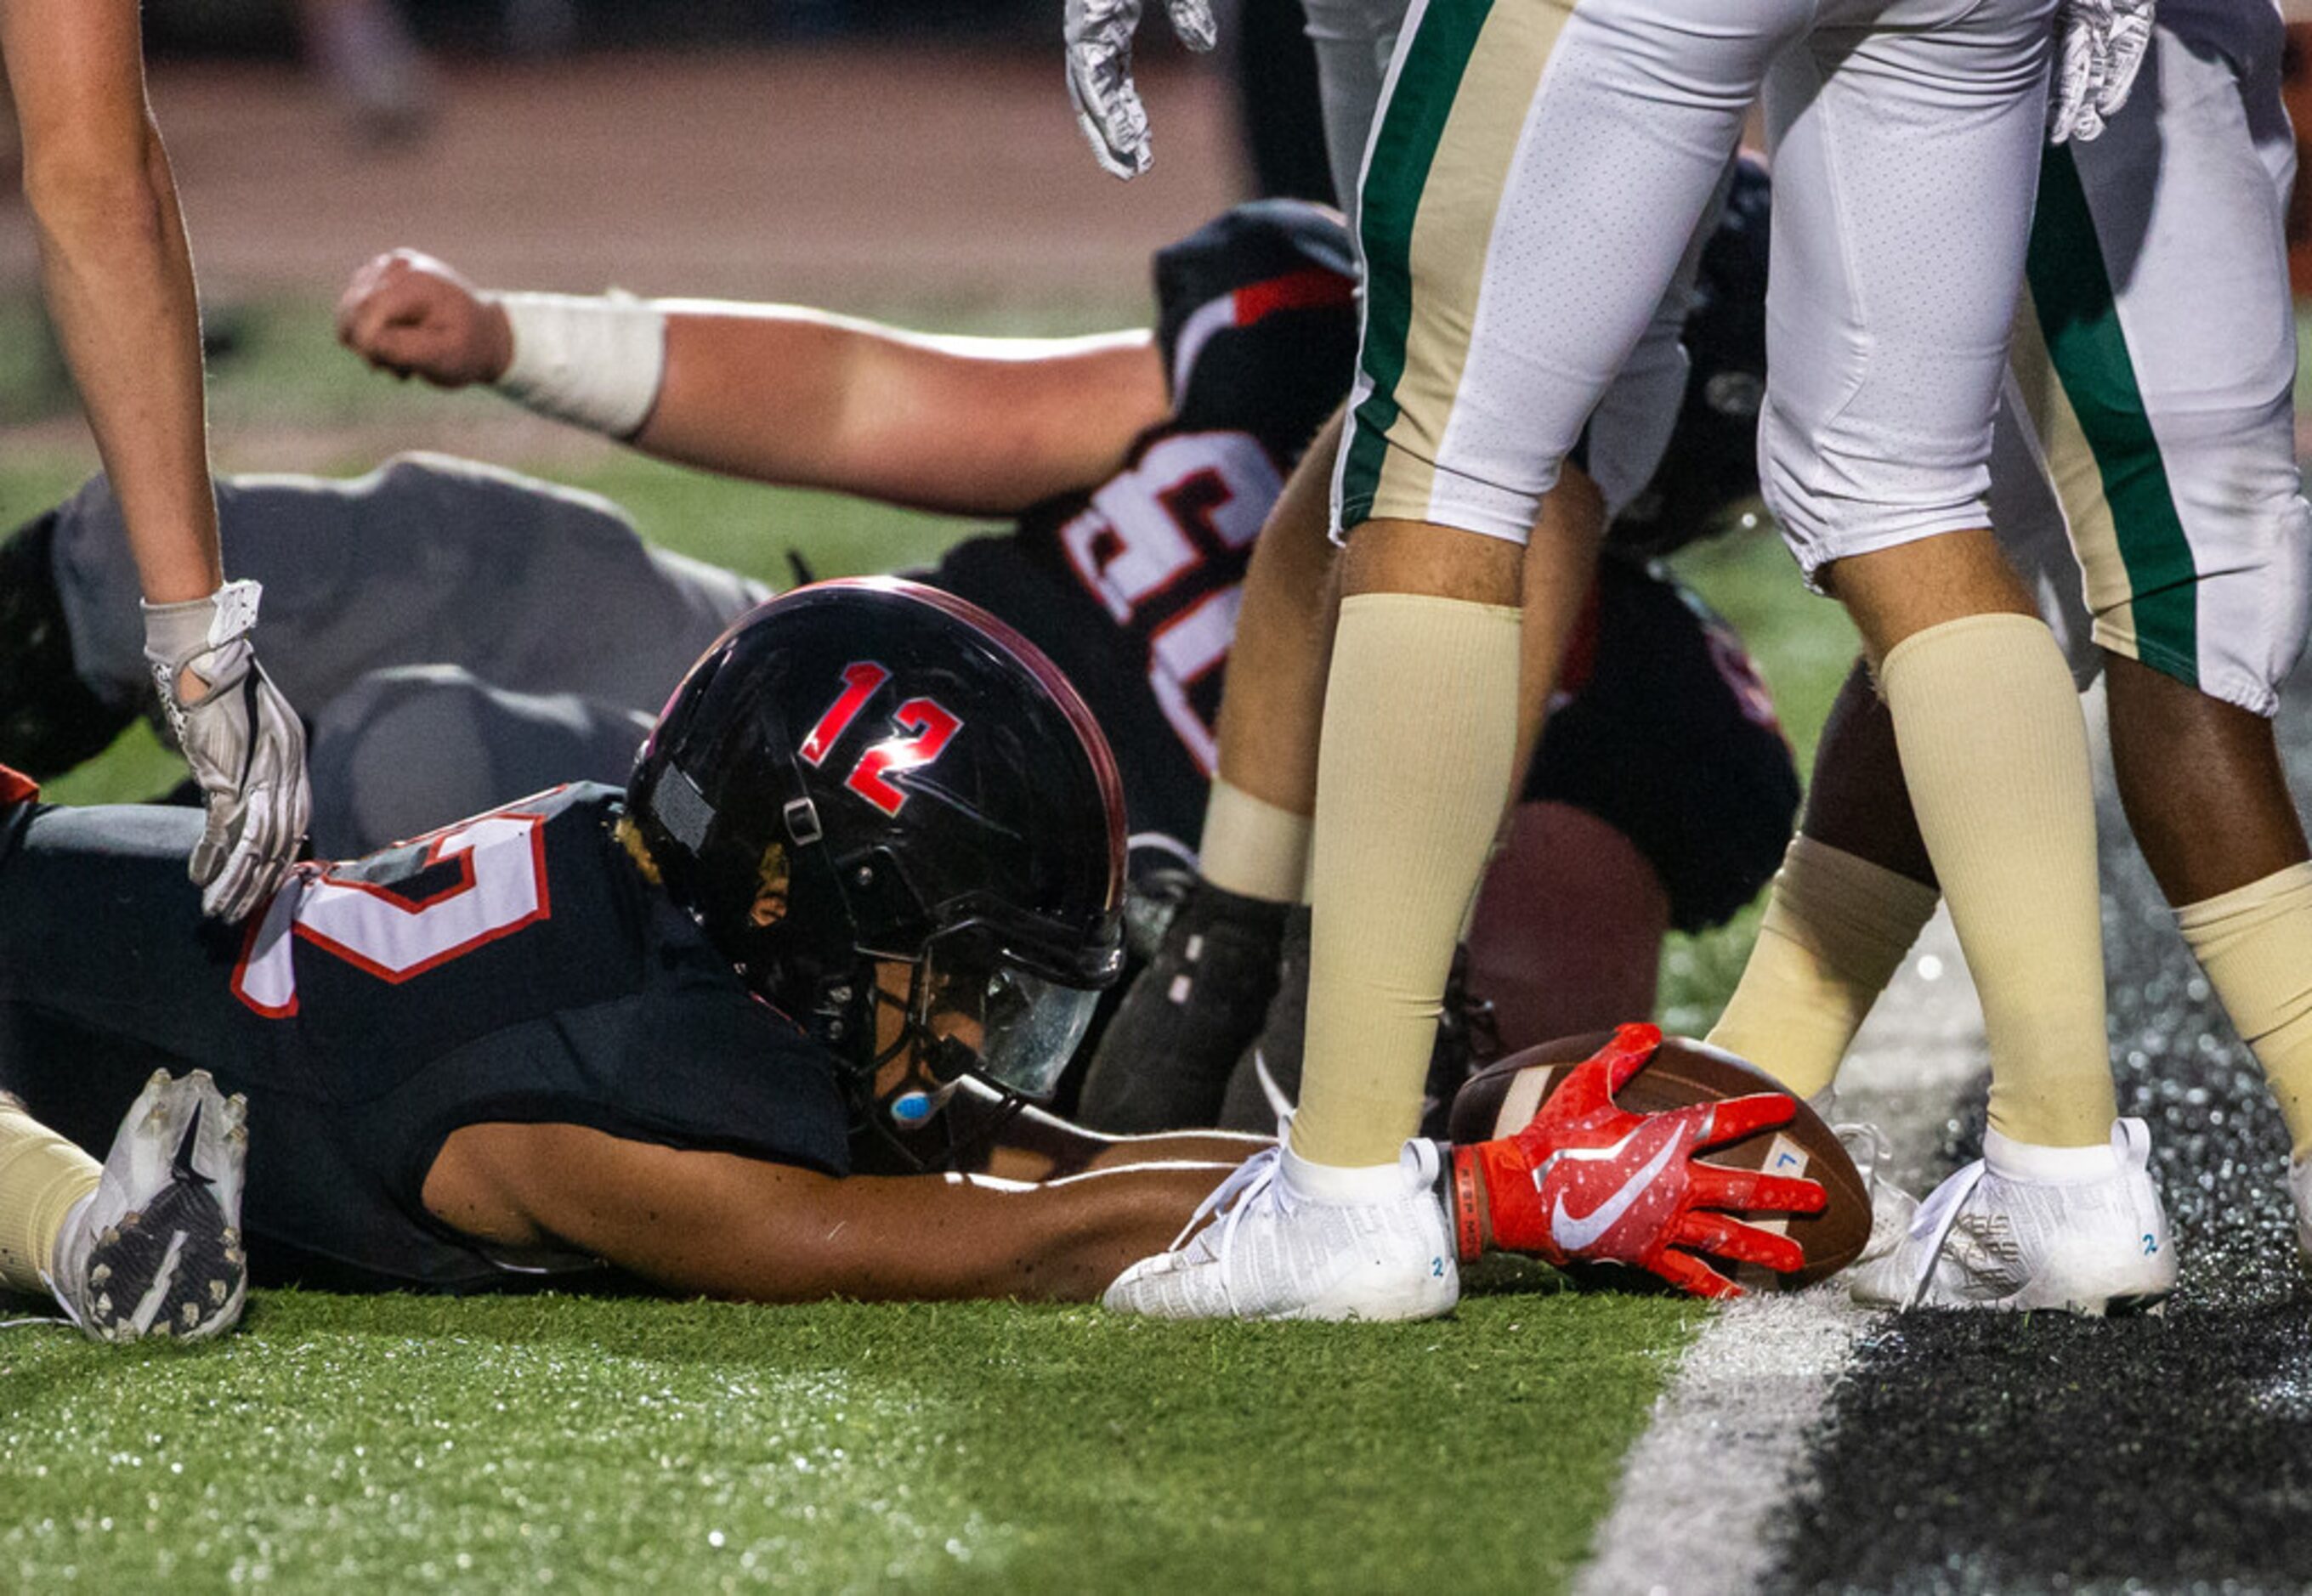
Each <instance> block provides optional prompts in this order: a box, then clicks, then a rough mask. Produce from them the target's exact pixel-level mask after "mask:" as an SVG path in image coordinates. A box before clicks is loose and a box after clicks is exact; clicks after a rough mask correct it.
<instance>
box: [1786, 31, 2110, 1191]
mask: <svg viewBox="0 0 2312 1596" xmlns="http://www.w3.org/2000/svg"><path fill="white" fill-rule="evenodd" d="M2045 46H2046V31H2045V15H2044V12H2043V11H2042V10H2040V9H2039V8H2036V7H2033V6H2029V5H2022V4H2019V5H2012V6H2000V7H1985V8H1978V9H1976V10H1975V11H1974V12H1973V13H1970V14H1969V15H1967V16H1966V18H1964V19H1963V20H1962V21H1959V22H1952V23H1950V24H1949V25H1947V26H1945V27H1943V28H1940V29H1930V30H1927V31H1921V32H1915V33H1913V32H1875V33H1868V34H1864V33H1861V32H1860V31H1847V30H1840V29H1826V30H1822V31H1818V32H1817V34H1816V35H1815V36H1814V37H1813V38H1812V39H1810V40H1809V41H1808V44H1807V45H1806V46H1805V47H1804V48H1799V49H1795V50H1792V51H1791V52H1790V54H1789V55H1788V56H1786V57H1783V59H1782V61H1781V62H1779V63H1777V65H1776V69H1775V72H1774V74H1773V78H1772V80H1771V81H1770V85H1769V95H1768V105H1769V112H1770V118H1771V120H1772V122H1773V126H1774V127H1775V130H1776V133H1777V135H1778V139H1779V143H1780V150H1779V152H1778V160H1777V166H1776V172H1775V178H1776V182H1775V205H1776V213H1777V214H1776V221H1777V223H1778V225H1777V227H1776V229H1775V233H1774V274H1773V286H1772V287H1771V289H1770V290H1769V326H1770V335H1769V336H1770V345H1769V371H1770V374H1769V378H1768V395H1767V400H1766V406H1765V427H1764V432H1763V436H1764V440H1765V442H1764V453H1763V460H1764V465H1765V470H1764V472H1763V473H1762V475H1763V477H1764V479H1765V487H1766V491H1767V495H1768V501H1769V503H1770V504H1771V505H1772V506H1773V508H1774V510H1776V512H1777V514H1778V515H1779V516H1780V517H1781V519H1782V521H1783V524H1784V527H1785V529H1786V531H1787V533H1788V535H1789V536H1791V541H1792V544H1793V546H1794V548H1795V549H1796V550H1797V551H1798V552H1799V554H1800V559H1801V561H1802V562H1803V563H1805V564H1806V565H1807V567H1808V571H1809V572H1810V573H1813V574H1814V575H1815V576H1816V577H1817V580H1820V581H1821V582H1822V583H1823V584H1824V585H1826V586H1827V587H1829V588H1830V589H1833V590H1834V591H1835V593H1836V594H1837V596H1838V597H1840V599H1841V600H1842V601H1843V602H1844V603H1845V605H1846V606H1847V608H1848V610H1849V612H1850V613H1851V614H1852V615H1853V616H1854V618H1855V621H1856V624H1857V626H1858V627H1859V629H1860V630H1861V632H1862V634H1863V639H1864V642H1865V646H1866V648H1867V650H1869V651H1870V654H1871V655H1872V657H1873V658H1874V659H1876V661H1877V662H1878V676H1879V681H1880V684H1881V685H1882V687H1883V689H1884V691H1885V693H1886V694H1887V701H1888V703H1889V705H1890V707H1891V709H1892V711H1893V713H1894V719H1895V725H1896V733H1897V744H1898V747H1899V751H1900V753H1901V755H1902V761H1903V766H1904V770H1905V774H1906V776H1907V777H1908V780H1909V785H1910V789H1911V792H1912V796H1913V800H1914V806H1915V807H1916V809H1917V812H1918V815H1919V820H1920V827H1921V831H1922V834H1923V836H1924V837H1925V839H1926V842H1927V847H1928V851H1929V853H1930V856H1931V858H1932V859H1933V860H1934V862H1935V868H1936V874H1937V875H1938V876H1939V877H1940V880H1941V883H1942V886H1943V890H1944V893H1945V894H1946V895H1947V897H1948V898H1949V901H1950V904H1951V911H1952V917H1953V920H1954V921H1955V922H1956V924H1957V928H1958V932H1959V937H1960V941H1961V944H1962V946H1964V947H1965V949H1966V954H1967V961H1968V965H1969V968H1970V969H1971V970H1972V971H1974V972H1975V973H1976V976H1977V984H1978V990H1980V991H1981V993H1982V996H1983V1001H1984V1023H1985V1030H1986V1032H1987V1034H1988V1037H1989V1042H1990V1049H1991V1057H1992V1108H1991V1116H1992V1126H1993V1128H1994V1129H1998V1130H1999V1131H2001V1134H2002V1135H2004V1136H2006V1137H2008V1138H2012V1139H2014V1140H2015V1141H2017V1142H2018V1143H2020V1144H2027V1145H2030V1146H2036V1147H2052V1148H2065V1147H2080V1148H2095V1149H2100V1148H2101V1147H2103V1146H2104V1145H2105V1143H2106V1138H2107V1137H2108V1135H2109V1132H2110V1129H2111V1125H2112V1121H2113V1119H2114V1118H2115V1106H2114V1103H2113V1098H2112V1091H2111V1084H2110V1071H2109V1063H2108V1059H2107V1057H2106V1042H2105V1037H2104V1025H2103V969H2102V944H2101V928H2100V922H2099V919H2098V911H2097V886H2096V859H2095V831H2094V818H2093V807H2092V793H2091V787H2090V783H2089V772H2088V755H2087V738H2086V728H2085V726H2084V724H2083V722H2082V720H2081V719H2080V708H2079V702H2078V699H2077V696H2076V694H2075V693H2073V691H2072V685H2071V674H2070V672H2069V670H2068V668H2067V667H2066V666H2065V664H2064V661H2063V658H2062V652H2061V650H2059V649H2058V648H2057V646H2056V644H2055V641H2054V636H2053V634H2052V633H2051V632H2049V631H2048V629H2047V627H2046V626H2045V624H2044V623H2043V622H2042V621H2040V620H2039V618H2038V616H2037V613H2036V607H2035V606H2034V605H2033V603H2032V600H2031V597H2030V595H2029V594H2028V593H2027V591H2026V590H2025V589H2024V587H2023V585H2022V584H2021V582H2020V581H2019V580H2018V579H2017V577H2016V576H2015V574H2014V572H2013V571H2011V570H2010V567H2009V566H2008V564H2007V563H2006V562H2005V560H2004V559H2003V557H2002V556H2001V553H2000V550H1999V547H1998V545H1997V543H1996V541H1995V540H1994V538H1993V537H1992V534H1991V532H1990V530H1989V516H1988V513H1987V510H1986V508H1985V505H1984V494H1985V493H1986V491H1987V488H1988V485H1989V472H1988V468H1987V458H1988V455H1989V445H1990V422H1991V417H1992V413H1993V408H1994V403H1995V399H1996V397H1997V393H1998V389H1999V383H2000V379H2001V373H2002V371H2003V369H2004V360H2003V356H2004V352H2005V348H2006V341H2007V333H2008V328H2009V326H2010V318H2011V311H2012V309H2013V305H2014V302H2015V289H2014V286H2013V284H2014V283H2016V282H2017V281H2018V268H2019V266H2020V264H2021V256H2022V252H2023V248H2024V244H2025V241H2026V238H2027V229H2028V224H2029V218H2030V195H2029V193H2028V191H2027V189H2026V188H2023V187H2022V184H2021V180H2020V179H2022V176H2023V175H2024V174H2027V173H2028V172H2029V171H2030V170H2032V163H2033V162H2034V161H2035V160H2036V154H2037V151H2038V148H2039V145H2040V142H2041V133H2040V116H2041V106H2042V102H2043V97H2044V89H2045V66H2046V49H2045ZM1959 61H1964V62H1966V67H1965V74H1966V75H1965V80H1964V87H1963V88H1962V89H1961V91H1960V92H1959V93H1958V94H1957V96H1956V97H1955V96H1954V94H1953V92H1952V83H1953V81H1954V80H1953V78H1952V76H1951V69H1953V68H1954V65H1955V63H1957V62H1959ZM1938 135H1940V136H1938ZM1866 307H1867V311H1866ZM1866 315H1867V322H1866ZM1866 326H1867V336H1864V329H1865V327H1866Z"/></svg>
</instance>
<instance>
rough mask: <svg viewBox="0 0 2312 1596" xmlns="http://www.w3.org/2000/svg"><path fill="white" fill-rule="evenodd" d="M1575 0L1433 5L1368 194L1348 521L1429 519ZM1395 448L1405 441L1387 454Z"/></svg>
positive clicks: (1364, 198)
mask: <svg viewBox="0 0 2312 1596" xmlns="http://www.w3.org/2000/svg"><path fill="white" fill-rule="evenodd" d="M1572 13H1573V5H1572V0H1499V3H1496V0H1431V4H1429V5H1428V7H1427V8H1426V9H1425V10H1424V11H1423V13H1422V16H1421V20H1420V22H1419V24H1418V25H1417V27H1416V29H1415V31H1414V36H1413V38H1412V39H1411V40H1410V41H1409V42H1408V43H1407V44H1406V47H1405V56H1404V58H1403V60H1402V62H1401V63H1400V65H1399V66H1398V68H1397V83H1396V86H1395V87H1394V88H1393V89H1392V90H1391V91H1390V93H1389V98H1388V104H1387V106H1386V107H1385V108H1384V109H1383V110H1382V114H1381V125H1380V130H1379V135H1377V137H1376V138H1375V140H1374V143H1373V147H1372V153H1371V158H1370V159H1369V161H1368V162H1367V165H1366V170H1365V179H1364V186H1363V188H1362V190H1361V192H1360V196H1359V205H1360V211H1359V220H1360V231H1361V235H1362V242H1363V245H1364V252H1365V331H1364V340H1363V345H1362V352H1361V354H1360V361H1361V365H1362V372H1363V374H1364V377H1365V379H1367V381H1368V382H1369V383H1370V385H1371V391H1370V393H1368V395H1367V396H1366V397H1365V399H1364V400H1363V402H1362V404H1360V405H1359V406H1357V409H1356V413H1355V415H1354V417H1353V423H1354V425H1353V432H1352V433H1351V436H1350V440H1349V444H1348V448H1347V451H1346V453H1345V455H1344V459H1343V462H1342V475H1341V490H1342V491H1341V507H1342V524H1343V525H1344V527H1353V526H1355V525H1356V524H1357V523H1358V522H1360V521H1362V520H1365V519H1368V518H1369V517H1370V516H1371V515H1372V514H1374V513H1376V510H1375V506H1376V504H1377V503H1378V504H1379V505H1380V506H1381V510H1380V511H1379V512H1380V513H1394V514H1410V515H1414V516H1416V517H1417V516H1418V515H1419V514H1420V513H1421V511H1422V507H1423V506H1425V505H1426V504H1427V503H1428V501H1429V498H1430V490H1431V486H1432V483H1433V481H1434V478H1435V475H1436V473H1435V467H1434V465H1433V462H1434V460H1435V459H1436V458H1437V454H1438V449H1439V445H1440V444H1441V441H1442V440H1443V437H1444V432H1445V427H1446V423H1447V422H1448V421H1449V419H1450V417H1451V415H1452V409H1453V403H1454V398H1455V396H1456V394H1457V393H1458V390H1459V387H1460V382H1461V376H1462V372H1463V370H1464V368H1465V367H1466V365H1467V361H1468V354H1469V340H1470V334H1471V330H1472V328H1473V327H1474V324H1475V322H1476V310H1477V299H1478V293H1479V290H1480V288H1481V286H1482V283H1483V281H1484V272H1485V262H1486V245H1487V242H1488V240H1490V239H1491V237H1492V234H1493V219H1494V216H1495V214H1497V213H1498V211H1499V210H1500V207H1501V197H1502V189H1503V188H1504V187H1505V185H1506V184H1507V181H1508V179H1509V173H1510V167H1511V162H1512V161H1514V160H1515V158H1516V155H1517V149H1518V141H1519V136H1520V135H1521V134H1522V132H1523V130H1524V127H1525V122H1526V118H1527V117H1528V114H1529V113H1530V111H1531V109H1532V106H1533V100H1534V95H1535V92H1536V91H1537V89H1538V87H1539V85H1540V83H1541V76H1542V73H1543V72H1544V71H1545V70H1546V68H1547V66H1548V65H1549V57H1550V55H1551V53H1552V52H1553V51H1554V49H1555V48H1556V46H1557V41H1558V39H1559V37H1560V36H1561V35H1562V34H1563V31H1564V28H1565V23H1566V21H1567V19H1568V18H1570V17H1571V16H1572ZM1392 441H1395V442H1397V443H1398V444H1400V445H1403V446H1404V447H1401V448H1396V449H1392V448H1391V447H1390V444H1391V442H1392Z"/></svg>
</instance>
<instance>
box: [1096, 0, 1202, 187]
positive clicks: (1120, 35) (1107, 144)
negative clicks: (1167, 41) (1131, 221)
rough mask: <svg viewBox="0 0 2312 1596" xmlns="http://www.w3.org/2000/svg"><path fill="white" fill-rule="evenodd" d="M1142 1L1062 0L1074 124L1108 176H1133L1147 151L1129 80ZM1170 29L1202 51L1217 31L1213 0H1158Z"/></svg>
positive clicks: (1144, 164)
mask: <svg viewBox="0 0 2312 1596" xmlns="http://www.w3.org/2000/svg"><path fill="white" fill-rule="evenodd" d="M1142 4H1143V0H1067V13H1066V16H1065V18H1064V22H1063V24H1062V32H1063V35H1064V38H1065V39H1066V41H1067V62H1068V100H1069V102H1070V103H1071V104H1073V106H1074V107H1075V108H1076V126H1079V127H1081V128H1082V129H1083V134H1084V137H1085V138H1086V139H1088V140H1090V144H1091V153H1092V154H1093V155H1094V156H1095V157H1096V158H1097V159H1098V160H1099V164H1100V166H1101V168H1102V170H1105V171H1107V172H1108V175H1109V176H1110V177H1117V178H1136V177H1138V176H1139V175H1140V174H1141V173H1142V172H1144V171H1146V170H1148V168H1149V166H1150V165H1151V164H1152V160H1153V157H1152V154H1151V152H1150V148H1149V141H1148V112H1147V110H1146V109H1145V108H1143V106H1142V105H1141V103H1140V91H1139V90H1138V89H1136V88H1134V87H1133V84H1132V37H1133V35H1134V34H1135V33H1137V32H1138V31H1140V12H1141V7H1142ZM1164 9H1165V11H1166V13H1168V14H1169V16H1170V17H1171V19H1172V31H1173V32H1175V33H1177V34H1178V35H1179V36H1180V42H1181V43H1182V44H1185V45H1187V47H1188V48H1190V49H1192V50H1195V51H1196V52H1197V53H1198V54H1202V53H1203V52H1204V51H1205V50H1208V49H1211V48H1213V42H1214V41H1215V40H1216V39H1219V37H1220V30H1219V28H1218V27H1217V26H1216V25H1215V24H1214V23H1213V8H1212V0H1165V7H1164Z"/></svg>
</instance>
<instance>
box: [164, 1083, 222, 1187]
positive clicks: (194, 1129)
mask: <svg viewBox="0 0 2312 1596" xmlns="http://www.w3.org/2000/svg"><path fill="white" fill-rule="evenodd" d="M200 1134H201V1105H200V1104H199V1103H195V1104H193V1117H192V1119H191V1120H190V1121H188V1123H187V1124H186V1126H185V1134H184V1135H183V1136H182V1137H180V1138H178V1141H177V1156H176V1157H175V1158H173V1159H172V1160H171V1161H170V1169H169V1173H170V1177H171V1179H173V1180H175V1181H177V1182H180V1183H181V1184H184V1185H188V1186H190V1185H195V1184H198V1185H202V1186H209V1185H214V1184H215V1182H213V1181H211V1180H210V1179H209V1178H208V1176H206V1175H205V1174H203V1173H201V1172H200V1171H199V1170H198V1169H197V1168H196V1167H195V1166H194V1164H193V1146H194V1143H195V1142H196V1141H197V1139H198V1138H199V1136H200Z"/></svg>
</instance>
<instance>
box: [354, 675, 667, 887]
mask: <svg viewBox="0 0 2312 1596" xmlns="http://www.w3.org/2000/svg"><path fill="white" fill-rule="evenodd" d="M650 727H651V721H650V717H649V716H648V715H646V714H644V713H642V712H641V711H635V710H630V709H626V708H622V707H620V706H619V705H617V704H612V703H605V702H600V700H596V699H589V698H584V697H582V696H580V695H579V694H577V693H515V692H512V691H510V690H508V689H506V688H503V687H499V686H496V685H493V684H491V683H488V682H484V681H481V680H479V679H478V678H477V677H475V676H472V675H471V674H470V673H469V672H466V671H463V670H460V669H459V668H458V667H455V666H449V665H435V666H405V667H400V668H398V669H394V670H382V671H376V672H372V674H371V675H369V676H363V677H362V678H360V679H359V680H358V681H356V682H355V683H354V684H353V685H351V686H349V687H348V688H347V689H346V691H345V692H343V693H339V694H337V697H335V698H333V699H331V700H330V701H329V702H328V705H327V706H326V707H325V708H324V709H323V710H322V711H321V712H320V715H319V716H318V717H316V719H315V720H314V723H313V738H312V755H311V770H312V777H313V848H314V851H315V852H316V853H317V854H319V855H320V857H321V858H324V859H357V858H359V857H360V856H362V855H363V854H365V853H369V852H372V851H373V850H377V849H380V848H384V847H387V846H389V845H390V844H391V843H393V842H398V841H400V840H401V839H403V838H406V837H415V836H420V835H423V834H424V833H427V832H430V831H433V830H435V829H436V828H438V827H441V826H444V825H449V824H452V823H453V822H456V821H460V820H463V819H464V818H466V817H467V816H468V815H479V814H481V813H482V812H483V811H485V810H487V809H495V808H496V807H498V806H499V805H501V804H506V803H511V802H512V801H513V800H514V799H515V798H522V797H526V796H527V795H529V794H530V793H533V792H539V791H541V790H543V789H546V788H548V787H554V786H557V785H559V784H561V783H563V782H565V781H601V782H606V783H608V784H609V785H611V786H617V785H620V784H622V783H624V782H625V781H626V777H627V775H628V774H629V773H630V772H632V770H633V768H634V763H635V750H636V749H637V748H639V747H641V746H642V743H643V740H644V738H645V737H648V736H649V734H650Z"/></svg>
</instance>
